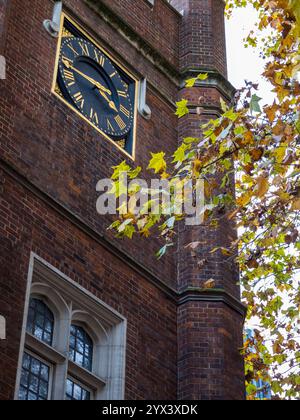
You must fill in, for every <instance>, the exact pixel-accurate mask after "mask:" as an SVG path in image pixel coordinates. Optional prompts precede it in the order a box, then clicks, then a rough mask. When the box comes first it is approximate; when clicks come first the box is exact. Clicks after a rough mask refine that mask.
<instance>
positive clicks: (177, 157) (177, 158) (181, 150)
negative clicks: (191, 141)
mask: <svg viewBox="0 0 300 420" xmlns="http://www.w3.org/2000/svg"><path fill="white" fill-rule="evenodd" d="M189 149H190V147H189V146H188V145H187V144H185V143H183V144H182V145H181V146H180V147H178V149H177V150H176V152H175V153H174V155H173V158H174V160H173V163H177V162H183V161H184V160H185V158H186V155H185V152H186V151H187V150H189Z"/></svg>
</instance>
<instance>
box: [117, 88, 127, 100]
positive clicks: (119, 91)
mask: <svg viewBox="0 0 300 420" xmlns="http://www.w3.org/2000/svg"><path fill="white" fill-rule="evenodd" d="M118 95H119V96H121V97H122V98H127V92H126V91H124V90H118Z"/></svg>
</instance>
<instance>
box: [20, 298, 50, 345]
mask: <svg viewBox="0 0 300 420" xmlns="http://www.w3.org/2000/svg"><path fill="white" fill-rule="evenodd" d="M53 330H54V316H53V313H52V312H51V311H50V309H49V308H48V306H47V305H45V303H44V302H42V301H41V300H39V299H34V298H31V299H30V303H29V311H28V320H27V331H28V332H29V333H30V334H32V335H34V336H35V337H36V338H37V339H38V340H40V341H43V342H44V343H46V344H48V345H49V346H52V342H53Z"/></svg>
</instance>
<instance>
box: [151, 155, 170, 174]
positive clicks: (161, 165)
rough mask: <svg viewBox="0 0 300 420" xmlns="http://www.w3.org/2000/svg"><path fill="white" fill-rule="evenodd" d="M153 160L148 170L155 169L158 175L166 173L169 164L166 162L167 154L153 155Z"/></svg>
mask: <svg viewBox="0 0 300 420" xmlns="http://www.w3.org/2000/svg"><path fill="white" fill-rule="evenodd" d="M151 156H152V159H151V160H150V163H149V166H148V169H153V170H154V172H155V173H156V174H158V173H160V172H165V171H166V169H167V163H166V161H165V156H166V154H165V153H164V152H160V153H151Z"/></svg>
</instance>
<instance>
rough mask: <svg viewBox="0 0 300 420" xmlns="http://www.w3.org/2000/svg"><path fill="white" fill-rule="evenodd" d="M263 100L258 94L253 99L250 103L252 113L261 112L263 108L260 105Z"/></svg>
mask: <svg viewBox="0 0 300 420" xmlns="http://www.w3.org/2000/svg"><path fill="white" fill-rule="evenodd" d="M261 100H262V98H260V97H259V96H257V95H256V94H254V95H253V96H252V98H251V101H250V110H251V112H258V113H259V112H261V107H260V105H259V103H260V101H261Z"/></svg>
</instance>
